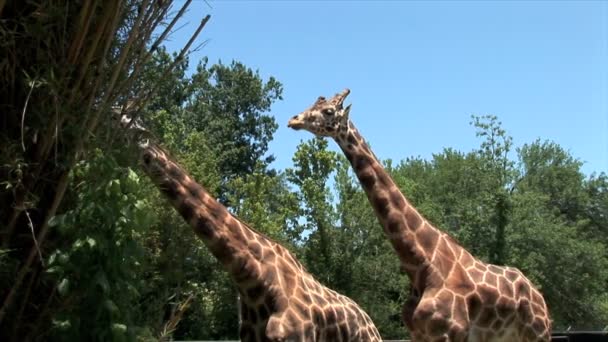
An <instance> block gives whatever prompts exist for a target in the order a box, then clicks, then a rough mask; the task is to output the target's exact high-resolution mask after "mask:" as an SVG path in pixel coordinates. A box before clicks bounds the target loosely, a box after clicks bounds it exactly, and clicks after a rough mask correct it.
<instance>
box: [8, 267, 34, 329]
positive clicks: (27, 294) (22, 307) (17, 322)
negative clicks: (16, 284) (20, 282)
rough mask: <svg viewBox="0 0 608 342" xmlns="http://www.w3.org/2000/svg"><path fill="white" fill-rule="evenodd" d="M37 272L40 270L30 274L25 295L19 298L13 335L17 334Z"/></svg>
mask: <svg viewBox="0 0 608 342" xmlns="http://www.w3.org/2000/svg"><path fill="white" fill-rule="evenodd" d="M39 273H40V271H37V272H34V273H32V275H31V276H30V280H29V282H28V284H27V288H26V290H25V296H24V297H23V299H22V300H21V307H20V308H19V312H18V313H17V319H16V320H15V325H14V327H13V337H16V336H19V335H18V334H17V333H18V332H19V328H20V325H21V322H23V321H22V319H21V318H22V317H23V312H24V311H25V306H26V305H27V303H28V300H29V298H30V294H31V293H32V285H33V284H34V280H36V278H37V277H38V274H39Z"/></svg>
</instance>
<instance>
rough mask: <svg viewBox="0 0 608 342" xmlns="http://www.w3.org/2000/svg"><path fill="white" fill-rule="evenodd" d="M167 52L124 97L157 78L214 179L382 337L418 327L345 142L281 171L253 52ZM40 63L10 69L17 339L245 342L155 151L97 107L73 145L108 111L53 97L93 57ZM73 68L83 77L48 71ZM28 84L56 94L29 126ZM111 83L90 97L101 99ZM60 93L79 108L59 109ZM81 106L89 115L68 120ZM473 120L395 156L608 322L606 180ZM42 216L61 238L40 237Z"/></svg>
mask: <svg viewBox="0 0 608 342" xmlns="http://www.w3.org/2000/svg"><path fill="white" fill-rule="evenodd" d="M0 3H1V2H0ZM127 5H128V6H130V7H127V8H125V11H124V12H121V13H123V16H122V17H120V18H121V20H122V21H121V24H120V25H119V27H120V29H119V30H118V31H117V34H116V35H115V36H113V37H115V38H114V40H111V41H110V43H111V44H110V43H108V44H110V45H108V46H109V47H112V49H110V50H111V51H113V55H112V56H113V58H110V59H109V60H108V65H105V66H104V65H101V64H99V65H97V64H96V68H98V69H97V70H105V73H104V74H103V75H105V76H104V80H105V81H107V80H108V79H110V78H111V74H110V73H109V72H107V70H106V69H103V68H104V67H109V65H115V64H118V63H120V52H121V51H124V49H126V48H127V47H126V46H125V45H128V44H129V43H128V41H129V32H131V31H129V28H132V27H133V25H135V24H136V23H137V20H138V19H137V13H139V12H138V7H137V6H136V5H135V4H133V3H131V2H127ZM80 9H81V8H80ZM161 9H162V8H159V9H155V8H152V7H151V8H150V9H149V10H150V11H152V12H150V13H156V12H154V11H160V10H161ZM46 10H48V9H44V8H43V9H39V11H42V12H39V13H47V12H45V11H46ZM19 11H21V12H19ZM70 11H76V9H75V8H74V9H70ZM12 12H19V13H22V14H23V13H25V14H27V15H29V16H26V18H29V19H28V20H33V19H32V18H33V16H34V13H35V11H34V9H32V8H29V7H27V6H25V5H24V6H23V7H19V6H17V5H14V6H12V7H8V5H7V7H6V8H5V9H4V12H2V5H1V4H0V14H2V16H4V17H6V16H8V15H9V14H11V13H12ZM78 13H80V12H77V11H76V12H75V13H70V15H71V17H73V18H78V16H77V14H78ZM103 13H105V12H102V14H103ZM108 13H111V12H108ZM146 13H148V12H146ZM48 14H49V15H51V14H54V12H51V11H48ZM55 15H58V14H56V13H55ZM107 15H109V14H107ZM157 16H160V12H159V13H157ZM4 17H3V18H4ZM95 18H97V19H95V20H101V19H99V17H95ZM147 18H148V19H147V20H153V19H154V18H157V17H155V16H153V15H152V14H150V17H147ZM144 19H145V18H144ZM144 19H142V20H144ZM16 22H17V21H2V22H1V23H2V24H1V25H3V26H2V28H4V29H7V30H6V32H13V33H14V36H11V37H12V38H14V39H15V40H18V39H21V38H20V37H22V36H23V35H24V34H25V33H27V34H36V33H35V32H38V33H40V32H45V30H46V31H47V32H50V33H52V34H54V35H55V36H57V37H62V36H61V34H62V33H61V32H62V31H61V30H60V28H59V27H55V26H54V25H51V24H52V23H51V22H49V23H46V24H45V25H48V26H44V25H43V26H41V27H38V26H35V27H34V28H36V29H37V30H38V31H35V32H34V31H27V32H25V31H23V27H26V26H23V27H21V28H19V26H18V25H17V26H14V25H15V23H16ZM11 25H13V26H11ZM28 27H29V26H28ZM8 29H10V30H8ZM11 30H12V31H11ZM20 30H21V31H20ZM70 32H72V31H70ZM141 39H143V38H141ZM5 43H6V44H8V43H10V40H6V41H5ZM45 43H49V44H50V42H47V41H45ZM86 43H87V44H92V43H91V42H90V41H89V40H86ZM49 44H47V45H49ZM142 44H143V42H142ZM45 46H46V45H45ZM142 46H146V45H145V44H143V45H142ZM47 47H48V48H52V47H53V46H51V45H49V46H47ZM57 48H58V47H57ZM64 48H65V46H64ZM32 49H33V47H32ZM59 50H61V49H59ZM61 51H63V50H61ZM151 51H152V53H151V54H150V56H149V57H150V58H146V59H142V60H140V59H137V58H136V56H133V58H134V59H133V61H139V62H137V63H136V62H133V64H129V65H130V67H128V68H127V67H125V68H126V69H129V70H131V71H133V69H134V68H138V70H139V72H138V73H139V77H136V78H133V81H132V82H131V81H129V82H127V81H128V80H129V77H128V75H129V74H128V73H126V72H125V73H124V74H121V73H119V74H120V75H122V76H121V77H122V78H120V79H121V80H123V81H124V82H126V83H120V84H119V85H121V86H122V87H123V88H122V89H123V92H117V94H116V96H115V98H114V100H115V101H109V100H108V102H121V101H123V100H124V99H127V98H129V97H131V96H135V95H137V94H140V93H141V91H143V90H146V89H156V91H155V92H154V93H153V94H151V96H150V98H149V99H148V100H147V101H145V103H142V104H141V108H140V110H139V113H140V115H141V119H143V121H144V123H145V124H146V125H147V126H148V127H150V128H151V130H152V131H153V133H154V135H155V136H156V139H158V140H159V141H160V142H161V143H162V144H163V145H164V146H165V147H166V148H167V149H168V150H169V151H171V153H172V154H173V155H174V156H175V157H176V159H177V160H178V161H179V162H180V163H181V164H182V165H183V166H184V168H185V169H186V170H188V172H189V173H190V174H191V175H192V176H193V177H194V178H195V179H196V180H197V181H198V182H199V183H200V184H201V185H203V186H204V187H205V188H207V189H208V190H209V191H210V192H211V193H213V194H214V195H216V196H217V197H218V198H219V199H220V200H221V201H222V202H223V203H224V204H225V205H226V206H228V208H229V209H230V210H231V211H232V212H233V213H235V214H236V215H238V216H239V217H240V218H242V219H243V220H244V221H246V222H248V223H250V224H251V225H252V226H253V227H255V228H256V229H258V230H260V231H262V232H263V233H265V234H267V235H269V236H271V237H272V238H273V239H276V240H277V241H279V242H281V243H282V244H284V245H285V246H287V248H289V249H290V250H291V251H292V252H293V253H294V254H295V255H296V256H297V257H298V258H299V259H300V260H301V261H302V262H303V263H304V265H305V266H306V267H307V269H308V270H309V271H310V272H311V273H313V274H314V275H315V276H316V277H317V278H318V279H319V280H320V281H321V282H323V283H324V284H326V285H327V286H329V287H331V288H333V289H335V290H336V291H338V292H341V293H343V294H345V295H347V296H349V297H351V298H353V299H354V300H355V301H356V302H358V303H359V304H360V305H361V306H362V307H363V308H364V309H365V310H366V311H367V312H368V313H369V314H370V316H371V317H372V319H373V320H374V322H375V323H376V325H377V326H378V328H379V330H380V332H381V334H382V336H383V338H385V339H400V338H405V337H407V336H408V335H407V331H406V329H405V327H403V324H402V320H401V306H402V304H403V303H404V302H405V299H406V297H407V295H408V293H407V285H408V279H407V277H406V276H405V275H404V274H402V273H401V272H400V269H399V262H398V259H397V257H396V255H395V253H394V252H393V250H392V248H391V246H390V243H389V242H388V241H387V239H386V238H385V236H384V235H383V232H382V229H381V227H380V225H379V223H378V222H377V220H376V218H375V216H374V214H373V211H372V208H371V206H370V205H369V203H368V201H367V197H366V196H365V193H364V192H363V190H362V189H361V187H360V185H359V183H358V181H357V179H356V177H354V175H353V173H352V171H351V167H350V164H349V163H348V162H347V161H346V159H345V158H344V156H342V155H341V154H340V153H337V152H334V151H333V150H332V149H330V148H329V144H330V143H331V142H329V141H327V140H325V139H320V138H311V139H309V140H305V141H302V142H301V143H300V144H299V146H298V149H297V151H296V153H295V154H294V156H293V166H292V167H290V168H287V169H285V170H277V169H274V168H273V164H272V161H273V160H274V156H273V155H272V153H271V152H272V151H270V150H269V143H270V142H271V141H272V139H273V135H274V133H275V131H276V130H277V127H278V126H277V122H275V119H274V117H273V116H272V115H271V112H272V105H273V103H275V102H276V101H279V100H282V84H281V83H280V82H279V80H276V79H274V78H272V77H269V78H268V79H264V78H263V77H262V76H260V74H259V73H258V72H257V71H256V70H254V69H252V68H250V67H248V66H246V65H245V64H243V63H242V62H239V61H231V62H230V63H226V64H225V63H220V62H218V63H216V64H212V63H209V61H208V60H206V59H204V60H202V61H200V62H198V64H197V67H196V69H195V71H194V72H193V73H192V74H191V75H189V74H188V73H187V72H186V70H188V67H189V64H190V61H189V59H188V58H187V56H184V55H181V54H170V53H168V52H167V51H166V50H165V49H164V48H162V46H156V47H155V48H154V49H151ZM22 53H23V56H27V55H28V53H29V51H23V52H22ZM59 55H60V54H57V56H59ZM54 56H55V55H54ZM13 57H14V56H13ZM23 58H26V57H23ZM27 58H31V59H29V60H28V61H29V62H30V63H31V64H32V65H34V66H37V69H36V68H29V69H27V73H26V72H21V73H12V74H10V75H9V74H5V75H3V76H2V77H4V78H3V79H2V81H3V82H4V84H3V85H5V86H6V87H4V88H3V89H9V90H10V91H9V92H8V93H7V94H9V95H10V96H9V97H10V98H8V99H7V101H6V103H7V104H8V105H3V106H5V107H3V108H5V109H6V113H7V115H6V116H4V117H3V119H2V120H1V121H0V128H1V129H2V131H1V132H0V133H1V135H0V144H1V145H0V146H2V155H1V159H0V160H1V164H2V165H0V167H1V168H0V175H1V176H2V178H1V179H0V186H1V187H0V203H2V204H3V206H2V209H0V222H2V226H1V229H2V231H1V233H2V235H1V237H2V240H1V245H2V246H1V249H0V266H1V267H0V284H1V286H0V293H1V294H2V301H3V304H2V311H0V313H1V314H0V340H3V341H4V340H6V341H20V340H23V339H24V338H26V337H30V338H34V337H35V338H38V339H48V340H103V341H108V340H116V341H123V340H142V341H143V340H150V339H157V338H161V339H162V338H168V337H169V336H171V337H173V338H175V339H227V338H233V339H234V338H236V337H237V336H238V329H237V328H238V312H237V305H236V303H237V300H238V298H237V291H236V290H235V288H234V287H233V286H232V285H231V283H230V280H229V279H228V276H227V275H226V274H225V272H223V271H222V269H221V267H220V265H219V263H218V262H217V261H216V260H215V259H214V258H213V257H212V256H211V255H210V254H209V252H208V251H207V249H206V247H205V245H204V244H203V243H202V242H201V241H200V240H199V239H197V238H196V237H195V235H194V234H193V232H192V231H191V229H190V228H189V227H188V226H187V224H186V223H185V222H183V220H182V219H181V218H180V217H179V215H178V214H176V212H175V211H174V210H173V209H171V207H170V206H169V205H168V203H167V202H166V201H165V200H164V199H163V198H162V196H161V194H160V192H159V191H158V189H156V188H155V187H154V186H153V185H152V184H151V182H150V181H148V179H147V178H146V177H145V175H144V174H143V173H142V172H140V170H139V168H138V165H137V159H138V156H137V155H136V154H135V152H134V151H133V150H131V149H128V148H124V141H123V140H121V139H119V138H117V137H116V136H115V135H114V132H113V131H112V129H111V127H112V126H111V125H110V119H109V116H103V115H101V116H99V124H97V125H93V126H90V128H91V131H90V133H93V134H91V135H90V136H88V135H87V139H86V141H85V140H82V141H80V143H78V144H76V145H78V148H76V147H74V144H75V142H76V143H77V142H78V141H79V140H78V139H79V138H80V137H81V136H82V130H81V128H82V127H84V126H80V125H83V124H86V123H88V122H89V121H87V120H90V117H89V116H87V113H84V114H83V113H81V112H79V111H78V108H79V107H82V108H89V109H91V108H93V109H96V108H98V107H95V106H88V107H87V106H86V105H85V103H83V102H78V101H76V100H73V101H72V102H65V103H64V102H53V101H58V100H57V99H61V98H66V97H67V98H71V97H70V96H71V95H72V92H71V91H72V90H71V89H73V88H72V87H73V84H74V83H70V82H73V81H74V80H78V77H79V75H80V74H78V73H77V70H80V69H77V70H76V71H74V70H72V71H73V72H75V73H76V74H75V75H73V74H69V73H68V71H62V72H59V71H58V69H57V68H55V67H53V65H51V66H48V68H45V67H44V66H45V64H44V63H47V62H48V61H43V60H39V58H42V57H41V56H40V55H34V57H32V56H30V57H27ZM58 58H59V57H58ZM74 58H75V57H74ZM82 58H84V57H82ZM77 60H78V59H77ZM12 61H13V62H14V63H17V62H18V60H14V59H12ZM24 61H25V60H24ZM95 61H96V60H95ZM18 66H19V67H23V68H25V66H26V64H25V62H24V64H19V65H18ZM0 67H3V68H4V67H5V65H4V64H0ZM83 70H84V69H83ZM121 70H122V69H121ZM34 71H36V72H38V73H37V74H36V75H34V74H33V72H34ZM87 75H88V76H91V75H94V74H93V73H91V74H88V73H85V74H84V75H83V76H82V77H85V76H87ZM9 76H10V77H12V78H10V77H9ZM34 76H35V77H34ZM59 76H61V77H64V79H60V80H59V81H61V82H66V83H65V84H64V83H61V84H60V85H59V86H57V87H54V86H50V85H53V82H59V81H58V80H57V79H56V78H53V77H59ZM88 76H87V77H88ZM9 78H10V79H9ZM123 78H124V79H123ZM87 80H88V78H87ZM68 81H70V82H68ZM91 82H92V83H91V84H93V85H94V84H95V79H94V78H93V79H91ZM30 89H36V91H38V90H39V91H40V93H39V94H37V95H36V96H34V97H32V98H31V99H30V101H31V103H30V106H31V107H30V110H31V112H29V111H28V117H26V118H25V122H26V124H25V125H24V126H23V127H22V128H23V130H24V132H23V134H17V132H20V130H21V127H20V122H21V115H22V110H23V108H22V104H23V103H24V102H25V100H26V98H27V97H28V95H27V93H28V92H29V91H30ZM57 89H61V90H62V91H65V93H63V92H61V93H57V92H56V90H57ZM100 89H101V88H100ZM104 89H106V88H104ZM107 89H110V88H107ZM107 89H106V90H107ZM104 91H105V90H99V92H97V93H94V94H93V93H91V94H89V95H90V96H89V97H85V99H99V98H103V97H104V96H105V94H107V92H104ZM108 91H109V90H108ZM87 94H88V93H87ZM7 96H8V95H7ZM55 104H56V105H57V106H60V107H61V108H64V109H65V108H67V109H69V111H65V112H61V115H65V116H57V117H54V116H53V115H55V114H53V115H43V114H45V113H46V112H45V108H55V107H53V106H54V105H55ZM57 108H59V107H57ZM91 110H92V109H91ZM53 113H57V115H59V112H53ZM65 113H67V114H65ZM99 113H101V114H103V113H105V112H104V111H102V110H101V109H100V111H99ZM74 118H75V119H79V120H80V121H78V120H76V121H69V120H68V119H74ZM57 120H59V121H57ZM49 123H52V124H49ZM471 125H472V129H471V134H476V136H477V137H478V138H479V146H478V148H476V149H474V150H472V151H458V150H455V149H453V148H446V149H444V150H443V151H437V153H436V154H434V155H433V156H432V157H431V158H428V159H423V158H419V157H409V156H405V155H404V156H402V159H401V160H386V161H384V162H383V163H384V165H385V167H386V169H387V170H388V172H389V173H390V174H391V175H392V176H393V178H394V179H395V181H396V183H397V184H398V185H399V187H400V189H401V190H402V191H403V193H404V194H405V196H406V197H408V199H409V200H411V202H412V203H413V204H414V205H415V206H416V207H417V208H418V209H419V210H420V211H421V212H422V213H423V214H424V215H425V216H426V217H427V218H428V219H429V220H430V221H431V222H433V223H434V224H435V225H436V226H438V227H440V228H441V229H443V230H445V231H447V232H449V233H450V234H451V235H452V236H454V237H455V238H456V239H457V240H458V241H460V242H461V243H462V244H463V245H464V246H465V247H466V248H467V249H469V250H470V251H471V252H472V253H473V254H474V255H476V256H477V257H479V258H481V259H483V260H485V261H488V262H492V263H497V264H505V265H510V266H515V267H518V268H520V269H521V270H522V271H523V272H524V273H525V274H526V275H527V276H528V277H529V278H530V279H531V280H532V281H533V282H534V283H535V284H536V285H538V286H539V288H540V289H541V292H542V293H543V294H544V295H545V298H546V300H547V302H548V306H549V309H550V312H551V315H552V318H553V320H554V328H555V329H556V330H562V329H568V328H570V329H573V330H574V329H603V328H605V327H606V326H607V325H608V291H607V288H608V176H607V175H606V174H605V173H594V174H585V173H583V172H582V170H581V166H582V162H581V161H580V160H578V159H577V158H576V156H573V155H571V153H570V152H569V151H567V150H566V149H564V148H563V147H562V146H560V145H559V144H558V143H556V142H553V141H544V140H540V139H539V140H536V141H532V142H528V143H525V144H523V145H521V146H515V144H514V143H513V139H512V138H511V137H510V136H509V134H508V133H507V132H506V130H505V129H504V128H503V126H502V124H501V123H500V121H499V120H498V118H497V117H496V116H492V115H485V116H473V117H472V120H471ZM49 127H51V128H49ZM87 127H89V126H87ZM36 132H38V133H36ZM368 138H369V139H370V140H371V141H372V142H373V139H374V138H373V137H368ZM36 139H41V140H36ZM74 139H76V140H74ZM22 144H23V145H24V146H25V149H24V148H22ZM24 151H25V152H24ZM59 192H61V196H59V197H57V196H56V194H57V193H59ZM57 198H58V200H55V199H57ZM47 222H48V223H47ZM45 225H48V228H45ZM44 229H48V235H46V236H44V235H42V236H43V237H45V238H44V239H39V240H34V239H33V236H36V237H38V238H40V237H41V235H40V232H41V231H43V230H44ZM15 279H20V281H19V284H18V285H16V283H15Z"/></svg>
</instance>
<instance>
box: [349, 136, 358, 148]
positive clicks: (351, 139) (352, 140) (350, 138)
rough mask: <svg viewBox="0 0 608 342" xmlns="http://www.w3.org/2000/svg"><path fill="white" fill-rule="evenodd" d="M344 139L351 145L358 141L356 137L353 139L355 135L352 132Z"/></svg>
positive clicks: (356, 143)
mask: <svg viewBox="0 0 608 342" xmlns="http://www.w3.org/2000/svg"><path fill="white" fill-rule="evenodd" d="M346 141H348V143H349V144H351V145H353V146H358V145H359V142H358V141H357V139H355V137H354V136H353V135H352V134H349V135H348V138H347V139H346Z"/></svg>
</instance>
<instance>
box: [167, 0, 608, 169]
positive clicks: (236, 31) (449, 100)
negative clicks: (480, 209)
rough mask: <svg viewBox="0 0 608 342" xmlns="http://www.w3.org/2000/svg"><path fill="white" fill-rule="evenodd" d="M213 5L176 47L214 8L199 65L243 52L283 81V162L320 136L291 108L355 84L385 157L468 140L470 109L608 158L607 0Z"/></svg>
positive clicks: (592, 158)
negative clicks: (302, 125)
mask: <svg viewBox="0 0 608 342" xmlns="http://www.w3.org/2000/svg"><path fill="white" fill-rule="evenodd" d="M176 5H177V6H179V5H181V2H178V3H177V4H176ZM209 5H210V6H209ZM209 5H207V4H206V3H205V2H203V1H201V0H198V1H197V0H195V1H194V2H193V4H192V5H191V9H190V11H189V13H188V15H187V16H186V20H187V21H188V22H189V24H188V25H187V26H185V27H183V28H181V29H180V30H179V31H177V32H176V33H175V34H174V35H173V36H172V38H171V40H172V41H171V42H169V43H168V44H167V46H168V48H169V49H170V50H171V49H176V48H177V47H180V46H182V45H183V44H184V43H185V40H186V39H187V38H188V37H189V33H190V32H191V31H193V30H194V29H195V28H196V26H197V24H198V22H199V21H200V19H201V18H202V17H203V16H204V15H205V14H208V13H209V14H211V20H210V22H209V23H208V25H207V27H206V28H205V29H204V30H203V32H202V34H201V37H200V40H205V39H209V43H208V45H206V46H205V47H204V48H203V49H202V50H201V51H199V52H196V53H194V54H193V55H191V67H192V68H194V67H195V65H196V64H197V63H198V60H199V59H200V58H201V57H203V56H208V57H209V59H210V62H216V61H218V60H220V59H221V60H222V61H223V62H225V63H229V62H230V61H231V60H233V59H236V60H239V61H241V62H243V63H244V64H245V65H247V66H249V67H251V68H253V69H258V70H259V72H260V74H261V75H262V76H263V77H265V78H267V77H268V76H270V75H272V76H274V77H275V78H277V79H278V80H279V81H280V82H282V83H283V85H284V93H283V97H284V100H283V101H279V102H277V103H276V104H275V105H274V106H273V107H272V111H271V115H273V116H274V117H275V118H276V120H277V122H278V123H279V129H278V131H277V133H276V135H275V139H274V141H273V142H272V144H271V147H270V153H273V154H274V155H275V156H276V158H277V162H276V163H275V165H274V166H275V167H277V168H280V169H283V168H285V167H288V166H291V164H292V163H291V157H292V155H293V153H294V152H295V149H296V146H297V144H298V143H299V142H300V141H301V140H303V139H308V138H310V137H311V135H310V133H308V132H303V131H299V132H296V131H292V130H290V129H288V128H287V127H286V124H287V120H288V118H289V117H291V116H293V115H294V114H297V113H298V112H300V111H302V110H304V109H305V108H306V107H308V106H309V105H311V104H312V102H313V101H314V100H315V99H316V98H317V97H318V96H319V95H325V96H331V95H333V94H334V93H336V92H338V91H340V90H342V89H343V88H345V87H348V88H350V89H351V91H352V92H351V95H350V96H349V98H348V99H347V103H353V107H352V111H351V119H352V121H353V122H354V123H355V125H356V126H357V127H358V128H359V130H360V131H361V132H362V134H363V136H364V137H365V138H366V139H367V140H369V141H370V143H371V145H372V148H373V149H374V151H375V153H376V155H377V156H378V157H379V158H381V159H386V158H392V159H394V160H401V159H403V158H405V157H408V156H422V157H424V158H430V157H431V155H432V154H433V153H439V152H441V151H442V149H443V148H444V147H453V148H455V149H458V150H461V151H470V150H472V149H473V148H475V147H477V146H479V140H478V139H477V138H476V137H475V133H474V129H473V127H471V126H470V125H469V121H470V115H471V114H495V115H497V116H498V117H499V118H500V120H501V121H502V122H503V126H504V128H506V129H507V131H508V132H509V133H510V135H511V136H513V138H514V143H515V145H516V146H521V145H522V144H524V143H530V142H532V141H534V140H535V139H537V138H541V139H543V140H544V139H548V140H553V141H555V142H557V143H559V144H560V145H561V146H563V147H564V148H566V149H567V150H569V151H570V152H571V153H572V154H573V155H574V156H575V157H577V158H579V159H580V160H582V161H583V162H585V165H584V167H583V170H584V171H585V172H586V173H591V172H594V171H595V172H599V171H605V172H606V171H608V1H588V2H584V1H573V2H567V1H555V2H551V1H539V2H528V1H525V2H524V1H487V2H481V1H470V2H457V1H445V2H440V1H425V2H413V1H373V2H372V1H329V2H327V1H324V2H321V1H287V0H285V1H209ZM330 145H331V146H333V147H335V143H333V142H332V143H331V144H330Z"/></svg>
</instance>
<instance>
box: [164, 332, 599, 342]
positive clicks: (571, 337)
mask: <svg viewBox="0 0 608 342" xmlns="http://www.w3.org/2000/svg"><path fill="white" fill-rule="evenodd" d="M176 342H239V341H235V340H228V341H227V340H224V341H176ZM328 342H329V341H328ZM384 342H410V340H384ZM551 342H608V331H563V332H559V331H558V332H554V333H553V334H551Z"/></svg>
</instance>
